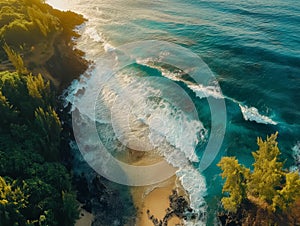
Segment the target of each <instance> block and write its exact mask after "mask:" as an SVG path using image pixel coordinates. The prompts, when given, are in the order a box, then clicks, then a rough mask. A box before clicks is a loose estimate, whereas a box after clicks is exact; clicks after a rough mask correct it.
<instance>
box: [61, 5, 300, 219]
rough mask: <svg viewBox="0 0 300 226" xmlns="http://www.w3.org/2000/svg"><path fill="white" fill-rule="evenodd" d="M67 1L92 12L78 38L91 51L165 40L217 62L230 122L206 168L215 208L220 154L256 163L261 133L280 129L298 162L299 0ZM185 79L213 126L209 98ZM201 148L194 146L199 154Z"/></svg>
mask: <svg viewBox="0 0 300 226" xmlns="http://www.w3.org/2000/svg"><path fill="white" fill-rule="evenodd" d="M64 7H66V8H67V9H72V10H75V11H76V12H79V13H83V14H84V15H85V16H86V17H87V18H89V19H90V21H89V22H87V25H86V26H85V27H83V28H81V29H80V31H81V32H82V35H83V36H82V38H81V39H80V40H78V47H79V48H81V49H83V50H84V51H85V52H86V53H87V58H89V59H92V60H93V59H96V58H97V57H99V56H100V55H101V54H103V53H104V52H105V50H106V51H109V50H110V49H113V48H115V47H118V46H119V45H123V44H126V43H129V42H135V41H141V40H160V41H168V42H172V43H175V44H178V45H180V46H183V47H185V48H188V49H189V50H191V51H193V52H194V53H196V54H197V55H198V56H200V57H201V58H202V59H203V60H204V62H205V63H206V64H207V65H208V66H209V68H210V69H211V70H212V72H213V74H214V76H215V77H216V79H217V81H218V82H219V84H220V87H221V90H222V92H223V95H224V97H225V101H226V107H227V127H226V134H225V137H224V142H223V145H222V148H221V150H220V152H219V155H218V157H217V158H216V159H215V161H214V163H213V164H212V165H211V167H210V168H208V169H207V170H206V171H205V172H204V176H206V186H207V190H208V193H207V196H206V197H205V199H206V202H207V205H208V212H209V213H211V214H213V213H214V212H215V209H216V202H217V200H218V197H220V195H221V192H220V191H221V179H220V177H219V176H218V174H219V173H220V172H219V170H218V169H217V167H216V166H215V164H216V163H217V162H218V161H219V160H220V157H221V156H223V155H235V156H237V158H238V159H239V161H240V162H242V163H244V164H245V165H247V166H251V163H252V161H253V158H252V156H251V152H252V151H255V150H256V148H257V146H256V137H258V136H261V137H266V135H267V134H271V133H274V132H275V131H279V138H278V141H279V146H280V148H281V151H282V159H286V160H287V161H286V167H289V166H291V165H293V164H294V159H293V156H292V147H294V146H295V145H296V144H297V142H298V141H299V140H300V137H299V136H300V117H299V116H300V104H299V103H300V92H299V87H300V26H299V24H300V2H299V1H298V0H285V1H282V0H274V1H269V0H260V1H258V0H256V1H234V0H227V1H224V0H211V1H200V0H198V1H195V0H189V1H187V0H159V1H146V0H126V1H125V0H114V1H111V0H101V1H100V0H99V1H97V0H94V1H90V0H82V1H73V2H71V1H65V6H64ZM139 69H140V67H139ZM145 70H147V69H145ZM161 76H162V75H161ZM178 84H179V85H181V86H182V87H183V88H184V89H185V90H186V92H187V93H189V95H190V97H191V98H192V100H193V102H194V103H195V105H196V108H197V110H198V112H199V118H200V121H201V122H202V123H203V125H204V127H205V128H206V129H207V130H208V132H209V129H210V112H209V109H208V105H207V102H206V101H205V100H203V99H199V98H198V97H197V96H196V95H195V94H194V92H193V91H192V90H189V88H188V87H186V86H185V85H184V84H182V83H180V82H178ZM239 104H240V105H241V106H243V107H246V106H247V107H248V108H244V109H243V108H241V107H240V106H239ZM253 112H254V113H253ZM250 113H252V116H251V114H250ZM247 115H248V116H249V115H250V119H252V121H251V120H246V119H245V117H246V116H247ZM251 117H252V118H251ZM261 120H265V121H264V123H261V122H262V121H261ZM258 122H260V123H258ZM270 122H271V123H270ZM202 149H203V145H202V146H201V145H198V147H197V148H195V151H196V153H197V154H198V156H199V157H201V153H202V152H201V150H202ZM195 167H196V168H197V164H195ZM208 224H212V223H211V221H210V220H209V221H208Z"/></svg>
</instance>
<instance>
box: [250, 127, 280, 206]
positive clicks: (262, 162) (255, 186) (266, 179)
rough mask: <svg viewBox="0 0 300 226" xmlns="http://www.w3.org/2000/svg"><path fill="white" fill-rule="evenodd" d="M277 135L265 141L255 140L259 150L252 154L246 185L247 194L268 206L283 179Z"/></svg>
mask: <svg viewBox="0 0 300 226" xmlns="http://www.w3.org/2000/svg"><path fill="white" fill-rule="evenodd" d="M277 135H278V133H275V134H272V135H271V136H270V137H267V139H266V140H265V141H263V140H262V139H261V138H258V139H257V144H258V146H259V149H258V150H257V151H256V152H253V153H252V154H253V157H254V160H255V162H254V164H253V166H254V170H253V173H252V174H251V180H249V183H248V186H249V192H250V193H251V194H252V195H253V196H255V197H258V198H260V199H261V200H263V201H266V202H267V203H268V204H271V203H272V200H273V197H274V196H275V195H276V194H277V190H279V189H280V188H281V183H282V180H283V179H284V173H283V171H282V166H283V163H282V162H280V161H279V159H278V156H279V154H280V151H279V148H278V143H277V142H276V138H277Z"/></svg>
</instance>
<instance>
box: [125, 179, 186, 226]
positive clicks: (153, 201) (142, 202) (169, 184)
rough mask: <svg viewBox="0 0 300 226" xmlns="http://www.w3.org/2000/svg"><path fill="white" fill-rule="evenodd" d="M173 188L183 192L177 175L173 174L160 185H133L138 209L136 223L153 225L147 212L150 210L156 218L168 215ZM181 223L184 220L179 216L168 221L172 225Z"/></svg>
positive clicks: (134, 198) (132, 190)
mask: <svg viewBox="0 0 300 226" xmlns="http://www.w3.org/2000/svg"><path fill="white" fill-rule="evenodd" d="M173 189H176V190H177V191H178V193H179V194H182V193H183V190H182V188H181V186H180V184H179V181H178V179H177V177H176V176H173V177H171V178H169V179H168V180H166V181H165V182H163V183H161V184H158V185H151V186H145V187H133V188H132V189H131V192H132V198H133V202H134V204H135V206H136V209H137V224H136V225H138V226H153V223H152V221H151V220H150V219H149V216H148V214H147V211H148V210H149V211H150V214H151V215H153V216H154V217H155V218H158V219H159V220H162V219H163V218H164V216H165V215H166V209H167V208H168V207H169V205H170V201H169V196H170V195H171V194H172V190H173ZM181 224H182V221H181V220H180V219H179V218H177V217H173V218H172V219H170V220H169V223H168V225H172V226H174V225H181Z"/></svg>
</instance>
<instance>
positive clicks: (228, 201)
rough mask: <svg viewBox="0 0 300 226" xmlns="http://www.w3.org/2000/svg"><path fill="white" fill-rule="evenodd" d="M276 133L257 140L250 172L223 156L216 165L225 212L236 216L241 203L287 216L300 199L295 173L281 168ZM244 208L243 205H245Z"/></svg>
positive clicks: (298, 183)
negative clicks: (219, 176) (219, 170)
mask: <svg viewBox="0 0 300 226" xmlns="http://www.w3.org/2000/svg"><path fill="white" fill-rule="evenodd" d="M277 135H278V133H275V134H272V135H271V136H269V137H267V139H266V140H262V138H258V139H257V144H258V147H259V148H258V150H257V151H255V152H253V153H252V155H253V157H254V163H253V170H252V171H251V170H250V169H247V168H245V167H244V166H242V165H240V164H239V163H238V160H237V159H236V158H235V157H223V158H222V159H221V161H220V162H219V164H218V166H219V167H220V168H221V170H222V174H221V176H222V178H225V179H226V180H225V183H224V186H223V192H224V193H225V194H226V197H224V198H222V204H223V207H224V209H225V210H227V211H229V212H232V213H236V212H237V210H238V209H239V208H242V206H243V204H245V205H246V203H249V202H250V203H252V204H254V205H255V206H258V207H259V208H261V209H265V210H267V211H268V212H272V213H273V214H279V215H280V214H286V215H288V211H289V210H290V209H291V208H292V206H293V205H295V202H296V201H297V200H300V176H299V173H298V172H288V171H287V170H284V169H283V162H281V161H280V160H279V155H280V150H279V148H278V143H277V141H276V139H277ZM245 205H244V206H245Z"/></svg>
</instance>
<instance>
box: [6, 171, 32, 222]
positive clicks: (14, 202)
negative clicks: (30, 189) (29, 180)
mask: <svg viewBox="0 0 300 226" xmlns="http://www.w3.org/2000/svg"><path fill="white" fill-rule="evenodd" d="M27 203H28V202H27V197H26V196H25V194H24V193H23V192H22V191H21V189H20V188H19V187H14V185H11V184H9V183H6V181H5V179H4V178H3V177H1V176H0V225H4V226H6V225H7V226H8V225H19V224H16V223H21V224H23V225H25V221H26V219H25V218H24V216H23V215H22V211H23V210H24V209H25V208H26V205H27Z"/></svg>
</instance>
